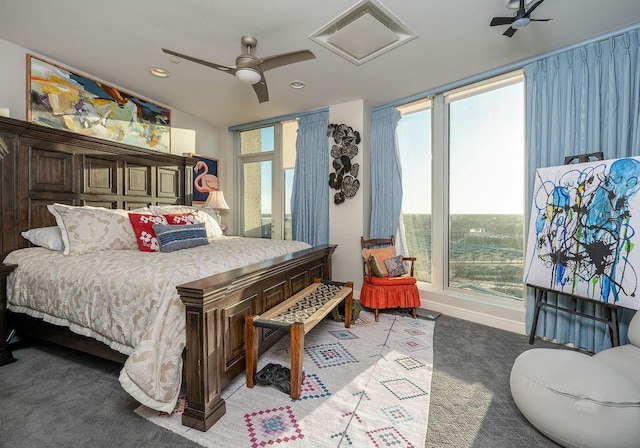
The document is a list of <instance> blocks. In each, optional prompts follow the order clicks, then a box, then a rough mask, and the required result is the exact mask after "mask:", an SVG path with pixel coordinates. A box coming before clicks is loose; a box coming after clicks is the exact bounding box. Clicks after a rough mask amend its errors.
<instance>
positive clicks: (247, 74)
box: [236, 68, 262, 84]
mask: <svg viewBox="0 0 640 448" xmlns="http://www.w3.org/2000/svg"><path fill="white" fill-rule="evenodd" d="M236 77H237V78H238V79H239V80H240V81H242V82H245V83H247V84H255V83H257V82H260V80H261V79H262V75H260V73H259V72H258V71H256V70H254V69H252V68H241V69H238V70H236Z"/></svg>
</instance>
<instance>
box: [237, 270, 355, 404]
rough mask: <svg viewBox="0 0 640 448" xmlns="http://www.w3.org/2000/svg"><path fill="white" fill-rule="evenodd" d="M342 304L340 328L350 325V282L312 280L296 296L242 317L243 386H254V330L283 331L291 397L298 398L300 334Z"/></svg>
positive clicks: (301, 353)
mask: <svg viewBox="0 0 640 448" xmlns="http://www.w3.org/2000/svg"><path fill="white" fill-rule="evenodd" d="M343 300H344V301H345V312H344V317H345V319H344V326H345V327H346V328H349V327H350V326H351V309H352V305H353V283H352V282H347V283H337V282H330V281H327V280H320V279H319V278H316V279H315V280H314V282H313V283H312V284H311V285H309V286H307V287H306V288H305V289H303V290H302V291H300V292H299V293H297V294H295V295H294V296H291V297H290V298H288V299H287V300H285V301H284V302H282V303H281V304H279V305H276V306H275V307H273V308H271V309H270V310H269V311H266V312H265V313H263V314H261V315H259V316H258V315H253V316H247V317H246V318H245V326H244V331H245V359H246V363H247V365H246V375H247V387H254V386H255V385H256V380H255V375H256V371H257V367H258V335H259V333H260V332H259V331H257V330H256V327H263V328H271V329H274V330H280V331H287V332H289V334H290V339H291V342H290V347H291V349H290V353H291V378H290V383H291V389H290V390H291V393H290V395H291V398H292V399H294V400H297V399H298V398H300V389H301V386H302V380H303V373H302V359H303V357H304V335H305V334H307V333H308V332H309V331H311V329H312V328H313V327H315V326H316V325H317V324H318V323H319V322H320V321H321V320H322V319H323V318H324V317H325V316H326V315H327V314H329V313H330V312H331V310H332V309H333V308H335V307H336V306H338V304H340V303H341V302H342V301H343Z"/></svg>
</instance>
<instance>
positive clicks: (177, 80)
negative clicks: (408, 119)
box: [0, 0, 640, 127]
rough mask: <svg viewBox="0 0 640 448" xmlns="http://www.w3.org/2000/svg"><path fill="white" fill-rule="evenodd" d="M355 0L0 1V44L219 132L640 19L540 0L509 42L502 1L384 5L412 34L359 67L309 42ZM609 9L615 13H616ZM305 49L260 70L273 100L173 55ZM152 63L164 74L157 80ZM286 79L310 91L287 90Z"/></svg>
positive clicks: (433, 80)
mask: <svg viewBox="0 0 640 448" xmlns="http://www.w3.org/2000/svg"><path fill="white" fill-rule="evenodd" d="M357 3H358V0H322V1H300V0H269V1H265V0H252V1H229V0H186V1H176V0H135V1H131V0H109V1H95V0H85V1H79V0H76V1H66V2H53V1H50V0H20V1H15V0H0V39H4V40H6V41H9V42H12V43H14V44H16V45H19V46H21V47H24V48H26V49H28V50H30V51H33V52H35V53H39V54H41V55H42V56H44V57H46V58H49V59H51V60H53V61H57V62H58V63H59V64H61V65H63V66H65V67H69V68H73V69H76V70H78V71H81V72H84V73H86V74H88V75H91V76H94V77H96V78H100V79H102V80H104V81H106V82H108V83H111V84H114V85H116V86H119V87H120V88H122V89H124V90H128V91H130V92H133V93H136V94H138V95H140V96H144V97H147V98H148V99H150V100H152V101H155V102H159V103H162V104H164V105H168V106H169V107H171V108H175V109H179V110H181V111H183V112H186V113H188V114H190V115H193V116H196V117H199V118H202V119H204V120H206V121H209V122H211V123H212V124H214V125H216V126H220V127H227V126H230V125H237V124H243V123H249V122H253V121H258V120H262V119H266V118H271V117H275V116H281V115H287V114H292V113H297V112H303V111H306V110H311V109H316V108H320V107H326V106H329V105H332V104H340V103H344V102H349V101H354V100H359V99H363V100H364V102H365V104H366V105H367V106H370V107H376V106H379V105H383V104H387V103H389V102H393V101H396V100H398V99H401V98H405V97H408V96H412V95H415V94H418V93H420V92H424V91H427V90H430V89H434V88H437V87H439V86H443V85H446V84H448V83H451V82H454V81H457V80H460V79H464V78H466V77H469V76H472V75H475V74H478V73H482V72H486V71H489V70H492V69H494V68H498V67H503V66H506V65H509V64H511V63H514V62H517V61H521V60H524V59H527V58H530V57H532V56H535V55H538V54H542V53H545V52H548V51H551V50H554V49H558V48H562V47H565V46H567V45H571V44H574V43H577V42H580V41H582V40H585V39H587V38H590V37H593V36H597V35H600V34H603V33H607V32H609V31H612V30H615V29H618V28H622V27H625V26H628V25H632V24H634V23H640V4H639V3H638V0H616V1H615V2H611V1H603V0H546V1H545V2H544V3H543V4H542V5H540V7H539V8H537V9H536V11H535V12H534V13H533V14H532V17H533V18H553V20H552V21H550V22H538V23H531V24H530V25H529V26H528V27H526V28H524V29H521V30H519V31H518V32H517V33H516V34H515V35H514V36H513V38H507V37H505V36H503V35H502V32H503V31H505V29H506V28H507V27H506V26H500V27H493V28H492V27H489V22H490V21H491V18H492V17H493V16H510V15H512V14H513V10H510V9H507V8H506V5H505V0H482V1H480V0H457V1H451V0H439V1H436V0H379V3H380V4H382V5H383V6H384V7H386V8H387V9H389V10H390V11H391V12H392V13H393V14H394V15H395V16H396V17H397V18H398V19H400V20H401V21H402V22H403V23H404V24H405V25H407V26H408V27H409V28H410V29H411V30H413V31H414V32H415V33H416V34H417V35H418V37H417V38H416V39H413V40H411V41H409V42H407V43H405V44H403V45H400V46H398V47H396V48H395V49H393V50H392V51H390V52H388V53H385V54H382V55H380V56H378V57H376V58H374V59H372V60H370V61H368V62H365V63H363V64H361V65H355V64H353V63H352V62H349V61H348V60H346V59H345V58H343V57H341V56H339V55H338V54H335V53H333V52H331V51H329V50H328V49H327V48H325V47H324V46H322V45H320V44H318V43H316V42H314V41H312V40H311V39H310V38H309V36H310V35H311V34H312V33H314V32H315V31H317V30H319V29H320V28H321V27H323V26H324V25H326V24H327V23H328V22H330V21H332V20H333V19H335V18H336V17H338V16H340V15H341V14H342V13H344V12H345V11H347V10H348V9H350V8H351V7H352V6H354V5H355V4H357ZM614 5H615V7H614ZM243 35H254V36H256V37H257V39H258V45H257V48H256V49H255V51H254V54H255V55H257V56H258V57H265V56H271V55H274V54H279V53H285V52H290V51H295V50H301V49H309V50H311V51H312V52H313V53H314V54H315V55H316V59H313V60H309V61H304V62H299V63H296V64H293V65H287V66H284V67H279V68H276V69H273V70H269V71H267V72H265V78H266V80H267V86H268V89H269V96H270V101H268V102H265V103H261V104H260V103H258V101H257V99H256V96H255V93H254V91H253V89H252V88H251V86H249V85H247V84H243V83H242V82H240V81H239V80H238V79H236V78H235V77H234V76H230V75H229V74H226V73H224V72H221V71H218V70H214V69H212V68H208V67H205V66H202V65H198V64H195V63H192V62H188V61H185V60H182V61H180V62H179V63H173V62H171V61H170V60H169V57H168V55H166V54H164V53H163V52H162V51H161V48H168V49H171V50H174V51H177V52H180V53H184V54H188V55H191V56H194V57H197V58H199V59H204V60H207V61H211V62H215V63H218V64H221V65H230V66H233V65H234V64H235V58H236V57H237V56H238V55H240V54H241V53H243V52H244V48H242V46H241V45H240V38H241V36H243ZM151 66H159V67H164V68H166V69H167V70H169V71H170V72H171V76H170V77H169V78H166V79H160V78H156V77H153V76H151V75H150V74H149V72H148V69H149V67H151ZM293 80H302V81H304V82H305V83H306V87H305V88H304V89H301V90H294V89H292V88H291V87H290V86H289V83H290V82H291V81H293Z"/></svg>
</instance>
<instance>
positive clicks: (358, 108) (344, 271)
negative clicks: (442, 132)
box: [327, 100, 371, 291]
mask: <svg viewBox="0 0 640 448" xmlns="http://www.w3.org/2000/svg"><path fill="white" fill-rule="evenodd" d="M367 115H369V112H368V111H365V109H364V102H363V101H362V100H359V101H352V102H349V103H343V104H337V105H334V106H330V107H329V123H336V124H341V123H344V124H346V125H347V126H351V127H352V128H353V130H354V131H358V132H360V135H361V136H362V140H363V141H362V142H361V143H360V145H358V155H357V156H355V157H354V158H353V159H352V161H351V163H359V164H360V170H359V173H358V180H360V181H361V182H362V180H361V178H362V176H363V174H364V171H365V169H364V167H363V161H364V160H365V159H368V158H369V156H368V154H365V151H363V147H364V146H367V147H368V144H367V145H365V140H367V139H368V136H369V131H368V129H367V130H365V129H364V124H365V123H364V117H365V116H367ZM330 145H333V139H331V141H330ZM327 158H328V161H329V167H330V172H331V171H333V167H332V166H331V163H332V162H333V158H332V157H331V155H330V154H328V153H327ZM328 181H329V179H327V183H328ZM327 188H329V186H328V184H327ZM335 193H336V190H333V189H330V190H329V243H331V244H337V245H338V248H337V249H336V252H335V256H334V257H333V279H334V280H335V281H339V282H346V281H353V282H354V289H356V290H357V291H360V287H361V285H362V257H361V256H360V237H361V236H362V235H364V233H363V231H364V228H363V219H362V218H363V216H364V211H363V210H364V203H365V197H367V196H370V195H371V193H370V192H369V191H367V190H366V189H365V188H363V186H362V185H361V186H360V189H359V190H358V192H357V193H356V195H355V196H354V197H353V198H351V199H349V198H347V199H346V200H345V201H344V202H343V203H342V204H340V205H336V204H334V202H333V195H334V194H335Z"/></svg>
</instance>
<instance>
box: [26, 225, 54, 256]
mask: <svg viewBox="0 0 640 448" xmlns="http://www.w3.org/2000/svg"><path fill="white" fill-rule="evenodd" d="M22 236H23V237H24V238H25V239H26V240H28V241H29V242H30V243H31V244H33V245H34V246H40V247H44V248H46V249H49V250H56V251H59V252H60V251H63V250H64V241H62V234H61V233H60V229H59V228H58V227H57V226H51V227H38V228H36V229H30V230H27V231H26V232H22Z"/></svg>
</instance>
